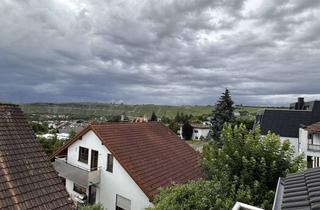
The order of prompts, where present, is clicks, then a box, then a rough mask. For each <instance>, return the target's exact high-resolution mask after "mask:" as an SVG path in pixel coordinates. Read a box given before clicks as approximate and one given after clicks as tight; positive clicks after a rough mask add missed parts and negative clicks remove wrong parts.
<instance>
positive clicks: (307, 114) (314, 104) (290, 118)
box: [255, 98, 320, 155]
mask: <svg viewBox="0 0 320 210" xmlns="http://www.w3.org/2000/svg"><path fill="white" fill-rule="evenodd" d="M318 121H320V101H310V102H305V101H304V99H303V98H298V101H297V102H295V103H292V104H290V106H289V107H288V109H264V110H260V111H259V112H257V115H256V121H255V127H256V126H260V129H261V133H262V134H263V135H266V134H267V133H268V132H272V133H275V134H277V135H279V136H280V139H281V142H283V141H284V140H286V139H288V140H289V141H290V143H291V145H293V147H294V152H295V154H296V155H298V154H300V152H299V135H300V132H299V129H300V127H301V126H302V125H310V124H313V123H316V122H318Z"/></svg>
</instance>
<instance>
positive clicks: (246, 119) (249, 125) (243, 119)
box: [234, 117, 255, 130]
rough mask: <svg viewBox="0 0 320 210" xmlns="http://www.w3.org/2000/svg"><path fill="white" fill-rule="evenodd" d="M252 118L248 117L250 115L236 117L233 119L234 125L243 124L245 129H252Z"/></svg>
mask: <svg viewBox="0 0 320 210" xmlns="http://www.w3.org/2000/svg"><path fill="white" fill-rule="evenodd" d="M254 121H255V120H254V118H250V117H237V118H236V119H235V120H234V125H238V126H239V125H241V124H243V125H245V126H246V128H247V129H249V130H252V129H253V125H254Z"/></svg>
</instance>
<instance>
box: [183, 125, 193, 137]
mask: <svg viewBox="0 0 320 210" xmlns="http://www.w3.org/2000/svg"><path fill="white" fill-rule="evenodd" d="M192 133H193V127H192V126H191V125H190V123H189V122H186V123H185V124H183V126H182V137H183V138H184V139H185V140H190V139H191V138H192Z"/></svg>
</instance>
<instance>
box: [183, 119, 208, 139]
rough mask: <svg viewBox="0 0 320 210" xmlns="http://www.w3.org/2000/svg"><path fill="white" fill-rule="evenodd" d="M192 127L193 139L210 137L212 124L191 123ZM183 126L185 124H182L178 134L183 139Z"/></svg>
mask: <svg viewBox="0 0 320 210" xmlns="http://www.w3.org/2000/svg"><path fill="white" fill-rule="evenodd" d="M190 125H191V127H192V128H193V130H192V137H191V138H192V139H193V140H200V139H202V138H203V139H206V138H208V137H210V131H211V126H210V125H208V124H206V123H203V124H201V123H191V124H190ZM182 127H183V125H180V129H179V131H178V135H179V136H180V138H181V139H183V136H182Z"/></svg>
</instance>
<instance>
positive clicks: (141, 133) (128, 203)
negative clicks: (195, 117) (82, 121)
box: [51, 122, 201, 210]
mask: <svg viewBox="0 0 320 210" xmlns="http://www.w3.org/2000/svg"><path fill="white" fill-rule="evenodd" d="M51 160H52V161H54V162H53V164H54V166H55V169H56V171H57V172H58V174H59V176H60V177H61V179H63V180H64V183H65V186H66V189H67V192H68V193H69V194H70V195H71V197H72V199H73V200H74V201H75V202H77V203H84V202H88V203H90V204H94V203H101V204H102V205H103V206H104V208H105V209H106V210H142V209H145V208H146V207H148V206H151V205H152V200H153V198H154V196H155V195H156V194H157V193H158V191H159V188H160V187H164V186H167V185H170V184H171V183H173V182H176V183H184V182H187V181H189V180H194V179H198V178H200V177H201V169H200V167H199V163H198V160H199V156H198V154H197V153H196V152H195V151H194V150H193V149H192V148H191V147H190V146H189V145H187V144H186V143H184V142H183V141H181V140H180V139H179V138H178V137H177V136H176V135H175V134H174V133H173V132H172V131H171V130H170V129H168V128H167V127H165V126H164V125H163V124H161V123H157V122H149V123H101V124H90V125H89V126H88V127H86V128H85V129H84V130H83V131H81V132H80V133H78V134H77V135H76V136H75V138H73V139H72V140H70V141H69V142H67V143H66V144H65V145H64V146H63V147H62V148H60V149H59V150H58V151H57V152H56V153H55V154H54V155H52V156H51Z"/></svg>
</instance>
